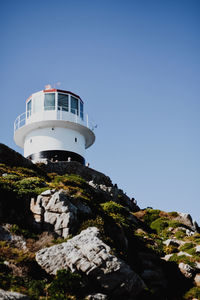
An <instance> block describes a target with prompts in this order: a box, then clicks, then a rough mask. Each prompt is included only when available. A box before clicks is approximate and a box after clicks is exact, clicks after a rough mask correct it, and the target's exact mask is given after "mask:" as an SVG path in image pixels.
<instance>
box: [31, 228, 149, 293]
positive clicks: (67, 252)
mask: <svg viewBox="0 0 200 300" xmlns="http://www.w3.org/2000/svg"><path fill="white" fill-rule="evenodd" d="M36 260H37V262H38V264H39V265H40V266H41V267H42V268H44V269H45V271H46V272H47V273H50V274H54V275H55V274H56V272H57V271H58V270H60V269H66V270H70V271H72V272H75V271H81V272H83V273H85V274H86V275H88V276H89V277H91V278H92V279H93V280H96V281H97V283H98V284H99V285H100V287H101V288H102V289H103V290H105V292H106V294H107V293H108V294H110V293H112V295H113V296H115V295H116V296H119V295H125V294H127V295H131V296H136V295H138V294H139V293H140V292H141V291H142V290H143V289H144V287H145V284H144V282H143V280H142V279H141V278H140V277H139V276H138V275H137V274H136V273H135V272H134V271H133V270H132V269H131V268H130V267H129V266H128V265H127V264H126V263H125V262H124V261H122V260H121V259H119V258H117V257H116V256H115V255H113V254H111V248H110V247H109V246H108V245H106V244H105V243H104V242H103V241H102V240H101V239H100V237H99V230H98V229H97V228H96V227H89V228H87V229H86V230H83V231H82V232H81V233H80V234H79V235H77V236H75V237H74V238H72V239H70V240H69V241H67V242H66V243H62V244H59V245H55V246H52V247H49V248H45V249H42V250H40V251H38V252H37V253H36Z"/></svg>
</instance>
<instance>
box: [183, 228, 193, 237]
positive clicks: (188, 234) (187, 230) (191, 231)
mask: <svg viewBox="0 0 200 300" xmlns="http://www.w3.org/2000/svg"><path fill="white" fill-rule="evenodd" d="M185 233H186V235H187V236H193V235H194V231H193V230H189V229H186V231H185Z"/></svg>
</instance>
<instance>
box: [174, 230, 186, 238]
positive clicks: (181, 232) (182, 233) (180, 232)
mask: <svg viewBox="0 0 200 300" xmlns="http://www.w3.org/2000/svg"><path fill="white" fill-rule="evenodd" d="M174 236H175V237H176V238H177V239H179V240H182V239H183V238H184V237H185V236H186V233H185V230H183V229H180V230H178V231H177V232H176V233H175V234H174Z"/></svg>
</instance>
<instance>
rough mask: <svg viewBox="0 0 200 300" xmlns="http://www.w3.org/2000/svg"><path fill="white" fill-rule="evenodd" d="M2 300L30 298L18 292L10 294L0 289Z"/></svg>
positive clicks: (27, 299) (26, 299)
mask: <svg viewBox="0 0 200 300" xmlns="http://www.w3.org/2000/svg"><path fill="white" fill-rule="evenodd" d="M0 299H1V300H30V298H29V297H27V296H25V295H22V294H20V293H16V292H8V291H4V290H1V289H0Z"/></svg>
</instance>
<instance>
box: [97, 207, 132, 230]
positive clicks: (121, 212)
mask: <svg viewBox="0 0 200 300" xmlns="http://www.w3.org/2000/svg"><path fill="white" fill-rule="evenodd" d="M101 207H102V208H103V210H104V212H105V213H106V214H107V215H109V216H110V217H112V218H113V219H114V221H115V222H116V223H117V224H118V225H121V226H124V227H129V226H130V222H129V219H128V217H129V214H130V212H129V210H128V209H127V208H125V207H123V206H122V205H120V204H118V203H116V202H113V201H109V202H105V203H102V204H101Z"/></svg>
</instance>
